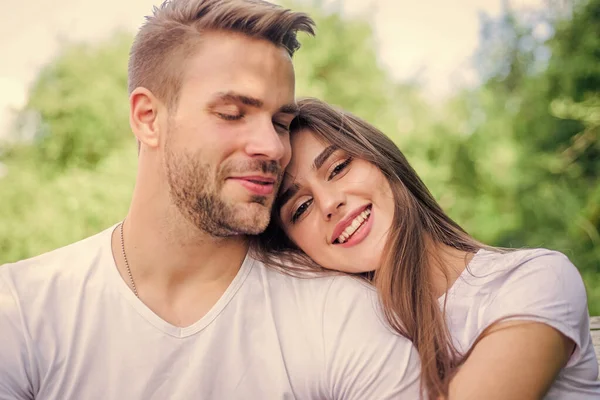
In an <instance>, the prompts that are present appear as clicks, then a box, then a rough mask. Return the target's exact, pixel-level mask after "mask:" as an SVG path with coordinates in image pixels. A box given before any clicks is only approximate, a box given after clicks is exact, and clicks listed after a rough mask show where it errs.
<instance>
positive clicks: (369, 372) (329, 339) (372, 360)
mask: <svg viewBox="0 0 600 400" xmlns="http://www.w3.org/2000/svg"><path fill="white" fill-rule="evenodd" d="M324 318H325V319H324V321H323V327H324V333H323V335H324V344H325V362H326V365H325V373H326V379H327V382H328V390H329V396H328V397H329V398H330V399H343V400H364V399H378V400H385V399H395V400H398V399H400V400H402V399H409V400H413V399H419V398H420V379H419V375H420V361H419V356H418V353H417V351H416V349H415V348H414V346H413V345H412V343H411V342H410V341H409V340H408V339H406V338H404V337H402V336H400V335H398V334H396V333H395V332H394V331H392V329H391V328H389V327H388V326H387V324H385V323H384V319H383V316H382V313H381V312H380V309H379V307H378V301H377V295H376V293H375V291H374V290H373V289H372V288H370V287H368V286H367V285H366V284H363V283H361V282H358V281H357V280H355V279H353V278H349V277H339V278H336V280H335V281H334V282H333V284H332V286H331V288H330V289H329V293H328V297H327V299H326V305H325V313H324Z"/></svg>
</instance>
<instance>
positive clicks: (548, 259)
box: [485, 251, 589, 367]
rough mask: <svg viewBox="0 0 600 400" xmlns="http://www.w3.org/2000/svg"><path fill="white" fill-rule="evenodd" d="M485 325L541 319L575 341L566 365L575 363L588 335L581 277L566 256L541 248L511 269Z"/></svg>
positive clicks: (487, 312) (584, 296) (486, 318)
mask: <svg viewBox="0 0 600 400" xmlns="http://www.w3.org/2000/svg"><path fill="white" fill-rule="evenodd" d="M485 320H486V322H487V323H486V327H487V326H490V325H491V324H493V323H494V322H497V321H499V320H503V321H505V320H528V321H536V322H541V323H544V324H546V325H549V326H551V327H552V328H554V329H556V330H558V331H559V332H560V333H562V334H563V335H565V336H566V337H567V338H569V339H571V340H572V341H573V342H574V343H575V351H574V352H573V354H572V355H571V357H570V359H569V362H568V363H567V367H569V366H571V365H573V364H575V363H577V361H579V358H580V357H581V349H582V346H584V345H585V344H586V340H587V338H588V336H589V314H588V308H587V297H586V292H585V286H584V284H583V280H582V278H581V275H580V274H579V271H578V270H577V268H576V267H575V266H574V265H573V264H572V263H571V262H570V261H569V259H568V258H567V257H566V256H565V255H563V254H561V253H558V252H551V251H541V252H538V253H537V254H535V255H534V256H533V257H530V258H528V259H527V260H525V261H523V263H521V264H520V265H518V266H517V267H516V268H514V269H513V270H511V272H510V274H509V275H508V276H507V278H506V280H505V281H504V282H503V283H502V285H501V287H500V288H499V289H498V291H497V294H496V296H495V297H494V298H493V300H492V302H491V303H490V306H489V308H488V309H487V311H486V316H485Z"/></svg>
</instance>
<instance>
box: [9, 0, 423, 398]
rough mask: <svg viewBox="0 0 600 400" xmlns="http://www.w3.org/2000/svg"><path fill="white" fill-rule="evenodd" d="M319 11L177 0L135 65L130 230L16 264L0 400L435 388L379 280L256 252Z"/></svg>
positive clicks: (149, 26) (402, 394)
mask: <svg viewBox="0 0 600 400" xmlns="http://www.w3.org/2000/svg"><path fill="white" fill-rule="evenodd" d="M312 26H313V22H312V20H311V19H310V18H309V17H307V16H306V15H304V14H300V13H294V12H291V11H289V10H285V9H282V8H280V7H278V6H274V5H272V4H269V3H265V2H262V1H257V0H254V1H250V0H190V1H183V0H181V1H179V0H173V1H171V2H168V3H165V4H163V6H162V7H160V8H159V9H155V11H154V15H153V16H151V17H150V18H148V20H147V22H146V23H145V24H144V26H143V27H142V28H141V30H140V31H139V33H138V35H137V37H136V39H135V42H134V44H133V47H132V50H131V55H130V63H129V80H130V82H129V87H130V125H131V128H132V130H133V132H134V133H135V135H136V137H137V139H138V141H139V170H138V176H137V181H136V187H135V191H134V194H133V199H132V203H131V208H130V210H129V213H128V214H127V217H126V219H125V222H124V224H118V225H117V226H114V227H112V228H110V229H108V230H106V231H104V232H102V233H100V234H98V235H96V236H93V237H91V238H88V239H85V240H83V241H81V242H78V243H75V244H73V245H70V246H67V247H65V248H62V249H59V250H55V251H53V252H50V253H48V254H44V255H41V256H39V257H36V258H33V259H30V260H25V261H22V262H18V263H15V264H12V265H8V266H4V267H2V268H0V332H1V335H2V340H1V341H0V399H33V398H35V399H61V400H65V399H86V400H87V399H197V398H200V399H219V400H221V399H227V400H229V399H283V398H286V399H287V398H298V399H361V400H363V399H388V398H406V399H413V398H417V397H418V391H419V381H418V375H419V368H418V356H417V354H416V353H415V350H414V348H413V347H412V346H411V344H410V343H409V342H408V341H407V340H405V339H404V338H401V337H398V336H395V335H393V334H392V333H391V332H390V331H389V330H388V329H387V328H386V327H385V326H384V325H383V324H382V323H381V318H380V316H379V315H377V314H376V312H375V309H374V307H373V304H374V302H373V300H374V295H373V292H372V291H371V290H369V289H368V288H366V287H364V286H363V285H361V284H360V283H358V282H355V281H353V280H351V279H348V278H340V277H338V278H332V277H329V278H317V279H297V278H293V277H290V276H286V275H283V274H280V273H278V272H276V271H274V270H271V269H269V268H268V267H266V266H265V265H263V264H261V263H259V262H258V261H256V260H253V259H252V258H251V257H250V256H248V255H247V252H248V235H254V234H258V233H260V232H261V231H263V230H264V229H265V227H266V226H267V224H268V221H269V214H270V208H271V205H272V203H273V199H274V196H275V193H276V191H277V188H278V185H279V183H280V179H281V176H282V170H283V168H284V167H285V166H286V164H287V163H288V161H289V159H290V146H289V137H288V135H289V132H288V126H289V124H290V122H291V120H292V119H293V118H294V115H295V103H294V71H293V67H292V63H291V56H292V54H293V53H294V51H295V50H296V49H297V48H298V47H299V45H298V42H297V40H296V32H297V31H302V32H307V33H312V32H313V28H312Z"/></svg>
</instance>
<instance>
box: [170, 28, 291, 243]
mask: <svg viewBox="0 0 600 400" xmlns="http://www.w3.org/2000/svg"><path fill="white" fill-rule="evenodd" d="M197 49H198V50H197V52H196V54H195V55H193V56H191V57H190V59H189V60H188V61H187V64H186V66H185V69H184V76H183V84H182V88H181V91H180V94H179V99H178V102H177V106H176V109H175V110H174V111H172V112H171V114H170V116H169V121H168V127H167V129H168V132H167V137H166V140H165V148H164V162H165V166H166V172H167V178H168V183H169V188H170V194H171V198H172V199H173V202H174V203H175V205H176V206H177V208H178V209H179V210H180V211H181V212H182V214H183V215H184V216H185V217H186V218H187V219H188V220H189V221H190V222H192V223H193V224H194V225H195V226H196V227H198V228H199V229H201V230H203V231H206V232H207V233H209V234H211V235H213V236H230V235H237V234H258V233H260V232H262V231H263V230H264V229H265V228H266V226H267V224H268V223H269V216H270V210H271V206H272V203H273V200H274V198H275V194H276V193H277V189H278V187H279V184H280V182H281V177H282V171H283V169H284V168H285V167H286V166H287V164H288V163H289V161H290V156H291V154H290V153H291V151H290V143H289V132H288V127H289V125H290V122H291V121H292V119H293V118H294V116H295V103H294V70H293V67H292V63H291V59H290V57H289V55H288V53H287V51H286V50H285V49H283V48H279V47H277V46H275V45H273V44H272V43H270V42H267V41H264V40H259V39H252V38H249V37H246V36H244V35H241V34H234V33H222V32H211V33H207V34H205V35H204V36H203V39H202V41H201V43H200V44H199V45H198V47H197Z"/></svg>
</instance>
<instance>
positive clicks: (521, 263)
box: [440, 249, 600, 400]
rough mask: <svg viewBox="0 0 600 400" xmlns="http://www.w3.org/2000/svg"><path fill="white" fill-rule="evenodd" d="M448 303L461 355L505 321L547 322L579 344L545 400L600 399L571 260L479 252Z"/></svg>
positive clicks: (549, 254) (582, 297)
mask: <svg viewBox="0 0 600 400" xmlns="http://www.w3.org/2000/svg"><path fill="white" fill-rule="evenodd" d="M446 297H447V304H446V320H447V322H448V327H449V329H450V333H451V335H452V338H453V340H454V345H455V346H456V348H457V350H459V351H460V352H461V353H463V354H464V353H466V352H467V351H468V350H469V349H470V348H471V346H472V345H473V343H474V342H475V340H476V339H477V338H478V337H479V336H480V334H481V333H482V332H483V330H484V329H485V328H487V327H488V326H490V325H491V324H493V323H494V322H496V321H498V320H500V319H503V318H508V319H509V320H531V321H538V322H542V323H544V324H547V325H550V326H551V327H553V328H555V329H557V330H558V331H559V332H561V333H562V334H563V335H565V336H566V337H568V338H569V339H571V340H573V342H575V351H574V353H573V354H572V356H571V358H570V359H569V361H568V363H567V365H566V367H565V368H563V369H562V371H561V372H560V374H559V375H558V378H557V379H556V381H555V382H554V384H553V385H552V387H551V389H550V391H549V392H548V393H547V395H546V397H545V399H548V400H559V399H560V400H588V399H589V400H592V399H595V400H598V399H600V382H599V381H597V378H598V362H597V360H596V355H595V353H594V346H593V344H592V339H591V335H590V322H589V314H588V309H587V299H586V294H585V287H584V285H583V281H582V279H581V275H580V274H579V271H578V270H577V268H575V266H573V264H571V262H570V261H569V259H568V258H567V257H566V256H565V255H563V254H561V253H558V252H555V251H550V250H546V249H534V250H519V251H514V252H509V253H504V254H501V253H497V252H491V251H487V250H479V252H478V253H477V254H476V255H475V257H474V258H473V260H472V261H471V262H470V263H469V266H468V268H467V269H466V270H465V271H464V272H463V273H462V274H461V276H460V277H459V279H458V280H457V281H456V282H455V283H454V285H453V286H452V287H451V288H450V290H449V291H448V293H447V295H446ZM443 301H444V297H442V298H441V299H440V304H443Z"/></svg>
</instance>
